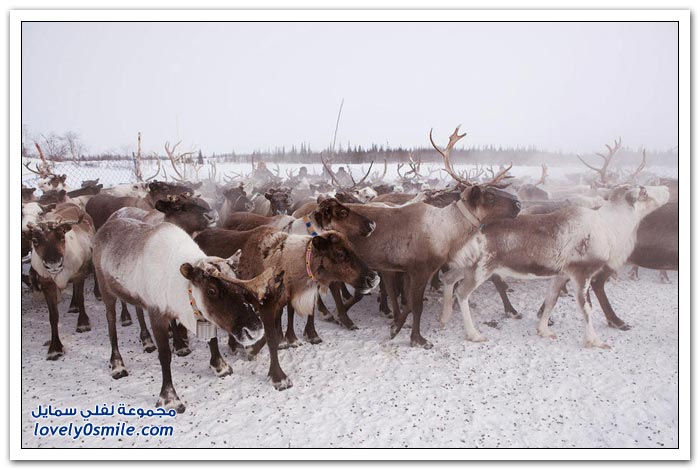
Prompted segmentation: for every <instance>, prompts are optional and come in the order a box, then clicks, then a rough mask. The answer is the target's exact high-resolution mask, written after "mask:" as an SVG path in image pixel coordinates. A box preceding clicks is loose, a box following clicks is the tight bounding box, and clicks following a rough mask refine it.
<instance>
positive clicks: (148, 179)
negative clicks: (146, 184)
mask: <svg viewBox="0 0 700 470" xmlns="http://www.w3.org/2000/svg"><path fill="white" fill-rule="evenodd" d="M156 163H158V169H157V170H156V172H155V173H154V174H153V176H151V177H150V178H146V181H151V180H152V179H154V178H155V177H156V176H158V175H159V174H160V158H158V157H157V156H156ZM139 171H140V170H139Z"/></svg>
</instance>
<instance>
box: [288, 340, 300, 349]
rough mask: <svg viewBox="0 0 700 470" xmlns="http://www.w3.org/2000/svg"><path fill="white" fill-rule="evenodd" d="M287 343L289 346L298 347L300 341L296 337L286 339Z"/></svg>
mask: <svg viewBox="0 0 700 470" xmlns="http://www.w3.org/2000/svg"><path fill="white" fill-rule="evenodd" d="M287 344H288V345H289V347H290V348H298V347H299V346H301V345H302V342H301V341H299V340H298V339H297V338H294V339H293V340H289V339H288V340H287Z"/></svg>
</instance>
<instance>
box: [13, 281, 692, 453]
mask: <svg viewBox="0 0 700 470" xmlns="http://www.w3.org/2000/svg"><path fill="white" fill-rule="evenodd" d="M626 271H627V268H625V270H624V271H623V273H621V275H620V277H619V279H618V280H611V281H610V283H609V288H608V291H609V295H610V298H611V302H612V303H613V305H614V306H615V308H616V309H617V312H618V314H619V316H620V317H621V318H623V319H624V320H625V321H627V322H628V323H629V324H631V325H632V327H633V328H632V329H631V330H630V331H618V330H613V329H610V328H608V327H607V326H606V325H605V322H604V319H603V315H602V312H601V311H600V309H599V308H598V306H597V303H596V302H595V301H594V306H595V326H596V328H597V329H598V331H599V333H600V336H601V338H602V339H603V340H604V341H605V342H607V343H608V344H609V345H610V346H611V349H609V350H601V349H585V348H583V346H582V344H583V341H582V340H583V325H582V320H581V318H580V317H579V315H578V313H577V311H576V307H575V302H574V300H573V298H572V297H568V296H564V297H562V299H561V300H560V302H559V304H558V305H557V307H556V309H555V311H554V313H553V318H554V319H555V321H556V324H555V325H554V326H553V330H554V331H555V332H556V333H557V335H558V339H556V340H550V339H543V338H540V337H538V336H537V335H536V334H535V327H536V318H535V312H536V311H537V308H538V307H539V305H540V303H541V301H542V299H543V297H544V292H545V288H546V285H547V283H546V281H510V285H511V287H512V288H513V292H512V293H511V294H510V296H511V300H512V302H513V304H514V306H515V307H516V309H518V310H519V311H520V312H521V313H523V316H524V318H523V319H522V320H512V319H506V318H505V317H504V315H503V313H502V307H501V303H500V299H499V298H498V295H497V294H496V291H495V289H494V288H493V286H492V285H491V284H490V283H487V284H485V285H484V286H482V287H481V288H480V289H479V290H478V291H477V292H476V293H475V294H474V295H473V297H472V299H473V301H474V309H473V311H474V315H475V321H477V322H478V326H479V328H480V330H481V331H482V332H483V333H484V334H485V335H486V336H487V337H488V339H489V341H487V342H485V343H478V344H477V343H469V342H466V341H464V339H463V338H464V336H463V329H462V324H461V316H460V315H459V313H455V315H454V316H453V317H452V319H451V321H450V323H449V325H448V327H447V328H446V329H445V330H440V329H439V328H438V321H437V320H438V318H437V317H438V313H439V310H440V299H439V297H438V295H437V294H436V293H435V292H427V294H426V296H427V299H428V300H427V302H426V308H425V312H424V314H423V318H424V322H423V328H422V330H423V334H424V336H426V337H427V338H428V339H430V340H431V341H432V342H433V343H434V345H435V347H434V348H433V349H431V350H429V351H426V350H423V349H415V348H411V347H410V346H409V334H410V330H406V329H404V330H403V331H402V332H401V333H400V334H399V335H398V336H397V337H396V338H395V339H394V340H390V339H389V322H390V320H388V319H386V318H384V317H381V316H380V315H379V314H378V304H377V302H376V296H375V295H371V296H367V297H366V298H365V299H363V300H362V301H361V302H360V303H359V304H358V305H356V306H355V307H354V308H353V309H352V310H351V311H350V316H351V318H353V319H354V321H355V323H356V324H357V325H358V327H359V330H357V331H347V330H344V329H341V328H340V327H339V326H336V325H335V324H331V323H327V322H323V321H317V329H318V331H319V334H320V336H321V337H322V338H323V343H322V344H320V345H316V346H314V345H310V344H308V343H304V344H303V345H302V346H300V347H298V348H296V349H287V350H282V351H280V361H281V365H282V368H283V369H284V371H285V372H286V373H287V374H288V375H289V376H290V378H291V379H292V381H293V383H294V386H293V387H292V388H291V389H289V390H286V391H282V392H278V391H276V390H275V389H274V388H273V387H272V384H271V383H270V382H269V381H268V380H267V378H266V374H267V370H268V365H269V356H268V353H267V349H266V348H265V349H263V351H262V352H261V353H260V355H259V356H258V357H257V359H256V360H254V361H252V362H248V361H245V360H243V359H242V358H241V357H240V356H237V355H234V354H232V353H231V352H230V351H229V350H228V349H227V347H225V341H222V343H223V344H222V348H221V349H222V353H223V355H224V357H225V359H226V361H227V362H228V363H229V364H230V365H231V366H232V368H233V371H234V373H233V375H232V376H228V377H225V378H217V377H215V376H214V374H213V372H212V371H211V370H210V369H209V353H208V347H207V345H206V343H204V342H202V341H199V340H196V339H192V340H191V347H192V348H193V352H192V354H190V355H189V356H187V357H184V358H181V357H176V356H173V364H172V370H173V383H174V385H175V388H176V390H177V391H178V393H179V395H180V398H181V399H182V400H183V401H184V402H185V404H186V406H187V409H186V411H185V413H184V414H181V415H178V416H176V417H174V418H170V417H164V418H156V417H150V418H149V417H144V418H138V417H133V418H127V419H126V420H125V419H118V418H117V417H113V418H112V417H92V419H91V421H90V422H91V423H92V424H94V425H100V424H108V425H114V424H116V423H117V422H127V423H129V424H133V425H137V426H142V425H144V424H148V425H159V424H167V425H172V426H173V428H174V432H173V435H172V436H171V437H143V436H142V437H138V438H137V437H120V438H116V437H80V438H79V439H76V440H73V439H71V438H70V437H61V436H56V437H35V436H33V430H34V428H35V425H36V423H37V422H39V423H40V424H41V425H53V426H56V425H63V424H65V425H68V424H69V423H71V422H72V423H73V425H74V426H75V425H81V424H82V423H83V419H82V418H81V417H80V416H77V417H51V418H36V419H35V418H33V417H32V414H31V413H32V411H36V410H37V407H38V406H39V405H40V404H41V405H43V406H47V405H52V406H53V407H60V408H61V409H63V408H66V407H75V408H77V409H87V408H92V409H94V407H95V405H99V406H102V405H103V404H107V405H110V406H111V405H112V404H113V405H114V406H115V407H117V406H118V405H119V404H124V405H125V406H126V407H142V408H153V407H154V405H155V402H156V399H157V396H158V393H159V390H160V384H161V371H160V366H159V363H158V358H157V353H152V354H146V353H144V352H143V351H142V349H141V344H140V341H139V338H138V327H137V325H136V322H134V325H132V326H129V327H121V326H118V332H119V335H120V349H121V352H122V355H123V357H124V360H125V362H126V367H127V369H128V371H129V376H128V377H125V378H123V379H120V380H113V379H112V378H111V376H110V373H109V371H110V369H109V362H108V360H109V356H110V347H109V340H108V334H107V326H106V320H105V315H104V307H103V305H102V304H101V303H99V302H97V301H96V300H95V299H94V297H93V295H92V281H91V279H90V280H89V281H88V283H87V291H88V292H89V293H88V294H86V299H87V300H86V303H87V310H88V315H89V316H90V320H91V323H92V331H90V332H87V333H76V332H75V325H76V322H77V314H66V312H67V310H68V303H69V300H70V296H69V295H68V294H67V293H66V294H65V295H64V298H63V301H62V303H61V304H60V307H59V308H60V312H61V319H60V333H61V339H62V341H63V344H64V347H65V350H66V355H65V356H64V357H63V358H61V359H59V360H58V361H57V362H50V361H46V360H45V357H46V351H47V346H45V345H44V343H45V342H46V341H47V340H48V339H49V331H50V330H49V322H48V313H47V309H46V305H45V303H44V302H43V300H37V299H36V298H34V297H33V296H32V295H31V294H30V293H29V292H28V291H27V290H26V289H25V290H23V293H22V423H23V425H22V445H23V446H25V447H159V448H163V447H577V448H585V447H656V448H670V447H676V446H677V445H678V433H677V426H678V350H677V341H678V293H677V292H678V275H677V273H675V272H672V273H669V275H670V278H671V284H661V283H660V282H659V280H658V273H657V272H655V271H648V270H644V269H641V270H640V280H639V281H629V280H628V279H627V275H626ZM329 305H330V303H329ZM132 316H134V315H133V313H132ZM285 318H286V315H285ZM134 321H135V316H134ZM296 323H297V334H298V335H299V336H300V337H301V331H302V322H301V321H300V320H298V319H297V322H296ZM407 324H410V320H409V321H408V322H407ZM220 338H221V339H222V340H223V339H224V337H223V335H220Z"/></svg>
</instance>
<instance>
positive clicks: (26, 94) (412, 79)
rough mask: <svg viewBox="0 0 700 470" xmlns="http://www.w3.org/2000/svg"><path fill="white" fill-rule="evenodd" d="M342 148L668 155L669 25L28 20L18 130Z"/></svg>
mask: <svg viewBox="0 0 700 470" xmlns="http://www.w3.org/2000/svg"><path fill="white" fill-rule="evenodd" d="M343 98H344V100H345V104H344V107H343V112H342V117H341V122H340V128H339V131H338V140H339V141H340V142H341V143H342V145H343V146H345V145H346V144H347V143H348V142H350V143H351V144H352V145H363V146H369V145H370V144H371V143H377V144H384V145H386V144H387V143H388V144H389V145H393V146H397V145H401V146H403V147H410V146H425V145H428V130H429V129H430V128H431V127H435V128H436V132H437V133H438V135H440V136H441V140H442V139H443V138H444V137H446V136H447V135H448V134H449V133H450V132H451V130H452V128H453V127H454V126H455V125H456V124H459V123H461V124H462V129H463V130H465V131H467V133H468V136H467V138H466V139H464V143H465V145H488V144H492V145H502V146H517V145H536V146H538V147H540V148H543V149H549V150H562V151H571V152H589V151H592V150H599V149H600V148H601V147H602V144H604V143H606V142H611V141H612V139H613V138H615V137H617V136H621V137H622V138H623V141H624V143H625V144H626V145H629V146H632V147H635V146H640V145H644V146H646V147H647V148H652V149H660V150H666V149H669V148H671V147H674V146H676V145H677V144H678V142H677V129H678V28H677V25H676V24H675V23H274V24H273V23H187V24H183V23H24V24H23V26H22V122H23V124H24V125H25V126H26V128H27V130H28V132H29V133H30V134H38V133H40V132H42V133H49V132H57V133H63V132H65V131H69V130H70V131H75V132H77V133H78V134H79V135H80V137H81V139H82V141H83V142H84V143H85V145H86V147H87V150H88V152H93V153H94V152H102V151H108V150H116V151H119V150H122V149H124V148H126V146H132V147H133V146H135V142H136V134H137V132H138V131H141V132H142V134H143V147H144V150H145V151H147V152H148V151H153V150H154V151H159V152H161V153H162V149H163V143H164V142H165V141H166V140H170V141H171V142H172V141H175V140H180V139H181V140H182V141H183V145H184V146H187V147H191V148H201V149H202V151H203V152H204V153H205V154H210V153H212V152H216V153H223V152H230V151H231V150H235V151H236V152H238V153H244V152H250V151H252V150H254V149H261V150H265V149H268V148H274V147H281V146H286V147H287V148H288V147H290V146H292V145H296V146H297V147H298V146H299V144H300V143H301V142H306V143H308V144H310V145H311V147H312V148H314V149H320V148H323V147H326V146H328V145H329V143H330V141H331V140H332V138H333V130H334V127H335V120H336V115H337V112H338V107H339V105H340V102H341V99H343Z"/></svg>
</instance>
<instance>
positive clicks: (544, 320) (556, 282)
mask: <svg viewBox="0 0 700 470" xmlns="http://www.w3.org/2000/svg"><path fill="white" fill-rule="evenodd" d="M567 280H568V278H567V277H566V276H565V275H559V276H557V277H555V278H553V279H552V282H550V284H549V289H548V290H547V295H546V296H545V299H544V303H543V304H542V306H541V307H540V311H539V312H538V313H537V317H538V318H539V319H540V320H539V322H538V325H537V334H538V335H540V336H542V337H543V338H552V339H556V337H557V335H555V334H554V333H553V332H552V330H550V329H549V327H550V326H552V324H551V323H550V318H549V316H550V315H551V314H552V310H553V309H554V306H555V305H556V304H557V300H558V299H559V295H560V294H561V287H562V286H563V285H564V284H566V281H567Z"/></svg>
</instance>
